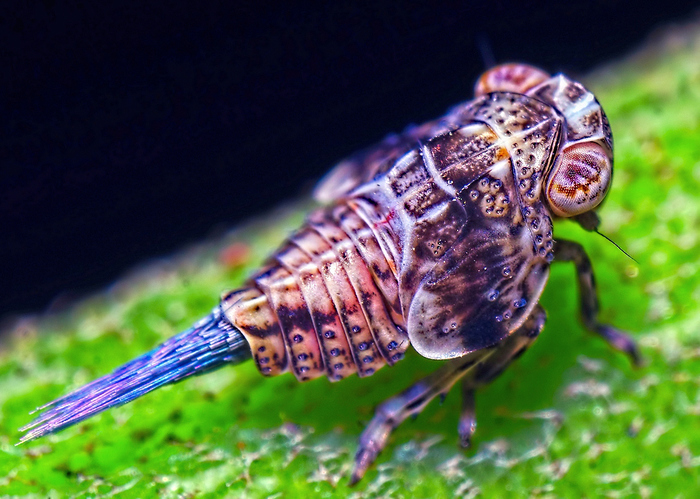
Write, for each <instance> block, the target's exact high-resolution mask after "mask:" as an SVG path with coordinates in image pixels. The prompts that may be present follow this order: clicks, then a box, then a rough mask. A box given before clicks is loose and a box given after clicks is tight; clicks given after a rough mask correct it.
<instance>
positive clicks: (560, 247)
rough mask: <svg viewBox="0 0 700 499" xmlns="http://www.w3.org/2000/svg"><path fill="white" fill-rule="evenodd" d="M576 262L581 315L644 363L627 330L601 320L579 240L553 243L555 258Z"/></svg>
mask: <svg viewBox="0 0 700 499" xmlns="http://www.w3.org/2000/svg"><path fill="white" fill-rule="evenodd" d="M557 260H559V261H563V262H573V263H574V265H575V266H576V275H577V277H578V288H579V294H580V300H581V302H580V308H581V318H582V320H583V324H584V325H585V326H586V328H588V329H589V330H590V331H592V332H594V333H596V334H598V335H599V336H601V337H602V338H603V339H604V340H605V341H607V342H608V344H609V345H610V346H612V347H613V348H614V349H616V350H619V351H621V352H624V353H626V354H627V355H628V356H629V358H630V360H631V361H632V363H633V364H634V365H635V366H639V365H640V364H641V363H642V357H641V355H640V354H639V349H638V348H637V344H636V343H635V342H634V340H633V339H632V338H631V337H630V336H629V335H628V334H627V333H625V332H624V331H620V330H619V329H616V328H614V327H612V326H610V325H608V324H601V323H600V322H598V293H597V292H596V286H595V277H594V275H593V268H592V266H591V260H590V258H588V255H587V254H586V251H585V250H584V249H583V246H581V245H580V244H579V243H576V242H573V241H567V240H565V239H560V240H557V242H556V244H555V245H554V261H555V262H556V261H557Z"/></svg>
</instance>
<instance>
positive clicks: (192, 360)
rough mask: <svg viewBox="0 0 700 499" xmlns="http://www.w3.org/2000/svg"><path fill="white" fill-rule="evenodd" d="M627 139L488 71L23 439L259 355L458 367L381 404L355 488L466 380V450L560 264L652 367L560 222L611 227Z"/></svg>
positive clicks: (586, 315)
mask: <svg viewBox="0 0 700 499" xmlns="http://www.w3.org/2000/svg"><path fill="white" fill-rule="evenodd" d="M612 161H613V141H612V134H611V131H610V127H609V125H608V121H607V118H606V116H605V114H604V112H603V109H602V108H601V106H600V104H599V103H598V101H597V100H596V98H595V97H594V95H593V94H592V93H591V92H589V91H588V90H587V89H586V88H584V87H583V86H582V85H581V84H580V83H577V82H575V81H572V80H570V79H568V78H567V77H566V76H563V75H556V76H550V75H548V74H546V73H545V72H543V71H541V70H539V69H536V68H533V67H530V66H526V65H521V64H506V65H502V66H498V67H496V68H494V69H491V70H490V71H488V72H486V73H485V74H484V75H483V76H482V77H481V78H480V79H479V81H478V82H477V84H476V90H475V97H474V99H473V100H471V101H468V102H465V103H463V104H460V105H458V106H456V107H454V108H453V109H451V110H450V111H449V112H448V113H447V114H446V115H445V116H444V117H442V118H440V119H438V120H435V121H431V122H428V123H425V124H423V125H420V126H412V127H409V128H408V129H406V130H405V131H404V132H403V133H401V134H399V135H393V136H390V137H388V138H387V139H385V140H384V141H383V142H381V143H380V144H378V145H376V146H375V147H372V148H370V149H367V150H366V151H363V152H360V153H358V154H357V155H355V156H353V157H351V158H349V159H347V160H345V161H342V162H341V163H340V164H338V165H337V166H336V167H335V169H333V170H332V171H331V172H330V174H329V175H328V176H327V177H326V179H325V180H324V181H322V182H321V184H320V185H319V187H318V188H317V191H316V197H317V199H318V200H319V201H320V202H321V203H323V204H324V207H322V208H320V209H318V210H317V211H315V212H313V213H312V214H311V215H310V216H309V217H308V220H307V221H306V223H305V224H304V225H303V226H302V227H301V228H300V229H299V230H298V231H297V232H296V233H295V234H293V235H292V236H291V237H290V238H289V239H288V240H287V241H286V242H285V243H284V244H283V245H282V247H281V248H280V249H279V250H278V251H277V252H276V253H274V254H273V255H272V256H271V258H270V259H269V260H268V262H267V264H266V265H264V266H263V268H262V269H260V270H259V271H258V272H257V273H255V274H254V275H253V276H252V277H251V278H250V279H249V280H248V282H247V283H246V284H245V286H244V287H242V288H240V289H236V290H234V291H232V292H230V293H228V294H226V295H225V296H224V297H223V298H222V300H221V302H220V304H219V305H217V306H216V307H215V308H214V310H213V312H212V313H211V314H210V315H209V316H207V317H206V318H204V319H203V320H201V321H200V322H198V323H197V324H195V325H194V327H192V328H191V329H189V330H187V331H185V332H183V333H181V334H179V335H177V336H175V337H173V338H171V339H170V340H168V341H166V342H165V343H163V344H162V345H160V346H159V347H157V348H155V349H154V350H152V351H151V352H149V353H147V354H145V355H143V356H142V357H139V358H137V359H136V360H134V361H132V362H130V363H128V364H126V365H124V366H122V367H120V368H119V369H117V370H116V371H114V372H113V373H112V374H109V375H107V376H105V377H103V378H100V379H98V380H96V381H94V382H92V383H90V384H88V385H87V386H85V387H83V388H80V389H78V390H77V391H75V392H73V393H70V394H68V395H66V396H64V397H62V398H60V399H58V400H55V401H54V402H51V403H49V404H47V405H45V406H43V407H41V408H39V409H40V410H44V412H43V413H42V414H41V415H39V416H38V417H37V419H36V420H35V421H33V422H32V423H31V424H29V425H28V426H26V427H25V428H23V429H22V430H23V431H26V432H27V433H25V434H24V435H23V436H22V438H21V441H27V440H32V439H35V438H38V437H41V436H43V435H46V434H48V433H52V432H55V431H58V430H61V429H63V428H65V427H67V426H70V425H72V424H74V423H76V422H78V421H81V420H83V419H85V418H88V417H90V416H92V415H94V414H96V413H98V412H100V411H103V410H105V409H108V408H110V407H113V406H117V405H120V404H125V403H127V402H130V401H131V400H133V399H135V398H137V397H140V396H141V395H144V394H145V393H147V392H150V391H152V390H154V389H156V388H158V387H160V386H163V385H166V384H169V383H174V382H177V381H180V380H182V379H184V378H187V377H189V376H192V375H195V374H202V373H205V372H208V371H211V370H212V369H216V368H218V367H221V366H224V365H227V364H237V363H240V362H243V361H245V360H247V359H250V358H252V359H253V360H254V362H255V364H256V365H257V367H258V369H259V370H260V372H261V373H262V374H263V375H265V376H274V375H278V374H282V373H284V372H287V371H291V372H292V373H293V374H294V376H296V378H297V379H298V380H299V381H307V380H310V379H313V378H316V377H319V376H324V375H325V376H327V377H328V378H329V379H330V380H331V381H337V380H341V379H343V378H345V377H347V376H350V375H352V374H354V373H357V375H358V376H360V377H366V376H370V375H372V374H373V373H374V372H376V371H377V369H379V368H381V367H383V366H384V365H387V364H388V365H392V364H394V363H395V362H398V361H399V360H401V359H402V358H403V355H404V352H405V351H406V349H407V348H408V347H409V345H413V348H415V349H416V350H417V351H418V353H419V354H421V355H423V356H424V357H427V358H430V359H437V360H442V361H445V362H444V365H443V366H442V367H441V368H439V369H438V370H437V371H436V372H434V373H433V374H431V375H430V376H428V377H427V378H425V379H423V380H421V381H418V382H417V383H415V384H414V385H412V386H411V387H409V388H408V389H407V390H405V391H404V392H403V393H401V394H399V395H397V396H395V397H393V398H391V399H390V400H388V401H387V402H385V403H383V404H381V405H380V406H379V407H378V408H377V410H376V414H375V416H374V418H373V419H372V420H371V422H370V423H369V425H368V426H367V428H366V429H365V430H364V432H363V433H362V436H361V437H360V445H359V450H358V452H357V455H356V458H355V467H354V471H353V474H352V477H351V482H352V483H354V482H356V481H357V480H359V479H360V478H361V477H362V476H363V475H364V473H365V471H366V470H367V468H368V467H369V466H370V465H371V463H372V462H373V461H374V460H375V459H376V457H377V455H378V454H379V452H380V451H381V450H382V449H383V448H384V446H385V445H386V443H387V439H388V437H389V435H390V433H391V431H392V430H393V429H394V428H396V426H397V425H399V424H400V423H401V422H402V421H403V420H404V419H406V418H407V417H408V416H410V415H414V414H417V413H419V412H420V411H421V410H422V409H423V408H424V407H425V406H426V404H428V402H430V400H432V399H433V398H434V397H436V396H438V395H441V394H446V393H447V392H448V391H449V390H450V388H451V387H452V385H454V383H456V382H457V381H458V380H460V379H461V380H462V394H463V396H464V402H463V409H462V414H461V417H460V422H459V435H460V438H461V442H462V443H463V444H464V445H468V444H469V442H470V439H471V436H472V433H473V432H474V429H475V425H476V419H475V413H474V392H475V390H476V389H477V388H479V387H480V386H482V385H484V384H486V383H488V382H490V381H491V380H493V379H494V378H495V377H496V376H498V374H499V373H501V372H502V371H503V370H504V368H506V367H507V365H508V364H509V363H510V362H512V361H513V360H515V359H516V358H518V356H519V355H520V354H522V353H523V351H524V350H525V349H526V348H527V347H528V346H529V345H530V344H531V343H532V342H533V341H534V340H535V339H536V338H537V336H538V335H539V333H540V331H541V330H542V328H543V326H544V323H545V312H544V310H543V309H542V307H541V306H540V305H539V304H538V300H539V298H540V295H541V294H542V290H543V288H544V286H545V283H546V282H547V277H548V274H549V266H550V264H551V263H552V262H553V261H564V262H574V264H575V267H576V272H577V275H578V285H579V290H580V296H581V304H580V306H581V315H582V317H583V322H584V323H585V325H586V326H587V328H588V329H590V330H591V331H593V332H594V333H597V334H598V335H600V336H602V337H603V338H604V339H605V340H606V341H608V343H610V345H612V346H613V347H614V348H616V349H618V350H621V351H623V352H626V353H627V354H628V355H629V356H630V357H631V359H632V361H633V362H635V363H637V362H638V361H639V355H638V351H637V348H636V346H635V344H634V342H633V341H632V340H631V339H630V338H629V337H628V336H627V335H626V334H625V333H623V332H622V331H620V330H617V329H615V328H613V327H611V326H608V325H605V324H601V323H599V322H598V319H597V314H598V300H597V296H596V289H595V283H594V279H593V273H592V270H591V264H590V260H589V258H588V256H587V255H586V253H585V252H584V250H583V248H582V246H581V245H579V244H578V243H576V242H572V241H566V240H562V239H554V236H553V234H552V219H553V218H556V217H569V218H573V219H574V220H576V221H577V222H578V223H579V224H580V225H582V226H583V227H584V228H585V229H586V230H589V231H591V230H597V227H598V224H599V219H598V217H597V215H596V214H595V211H594V210H595V208H596V207H597V206H598V205H599V204H600V202H601V201H602V200H603V198H604V197H605V195H606V193H607V192H608V189H609V187H610V182H611V178H612Z"/></svg>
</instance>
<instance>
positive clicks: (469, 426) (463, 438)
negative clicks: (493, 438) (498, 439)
mask: <svg viewBox="0 0 700 499" xmlns="http://www.w3.org/2000/svg"><path fill="white" fill-rule="evenodd" d="M457 431H458V432H459V442H460V445H461V446H462V447H463V448H465V449H467V448H469V446H471V444H472V435H473V434H474V432H475V431H476V411H475V409H474V388H472V386H471V385H470V384H469V383H465V382H464V381H462V414H460V416H459V424H458V426H457Z"/></svg>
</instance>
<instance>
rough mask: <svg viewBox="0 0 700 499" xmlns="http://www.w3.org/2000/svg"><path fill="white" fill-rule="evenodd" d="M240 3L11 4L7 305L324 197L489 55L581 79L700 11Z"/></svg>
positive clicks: (4, 79) (31, 301) (3, 176)
mask: <svg viewBox="0 0 700 499" xmlns="http://www.w3.org/2000/svg"><path fill="white" fill-rule="evenodd" d="M239 3H240V2H199V3H198V4H194V3H192V4H189V5H188V4H186V3H185V4H184V5H186V6H184V7H183V6H177V7H164V6H158V7H154V6H144V5H140V4H139V5H132V6H124V5H122V2H113V1H100V2H87V1H85V2H76V1H72V2H54V1H49V0H46V1H44V2H27V1H22V2H15V3H14V5H13V4H12V3H6V4H4V8H3V10H2V11H1V12H0V68H2V69H1V71H0V117H1V118H0V126H1V127H2V128H1V129H0V318H2V317H7V316H8V315H10V314H17V313H24V312H30V311H42V310H45V309H47V307H49V306H51V304H52V303H56V302H60V303H66V302H69V301H70V300H69V299H66V298H67V297H68V298H73V297H77V296H80V295H82V294H85V293H87V292H89V291H91V290H94V289H99V288H101V287H104V286H105V285H107V284H109V283H110V282H112V281H113V280H114V279H116V278H118V277H119V276H120V275H121V274H122V273H124V272H125V271H126V270H127V269H129V268H130V267H132V266H134V265H136V264H138V263H141V262H142V261H143V260H145V259H148V258H152V257H156V256H161V255H164V254H168V253H170V252H173V251H175V250H177V249H178V248H181V247H182V246H184V245H186V244H188V243H192V242H196V241H198V240H201V239H202V238H204V237H206V236H207V235H210V234H211V233H212V231H215V230H217V229H219V230H221V228H222V227H229V226H233V225H235V224H236V223H237V222H239V221H240V220H242V219H245V218H246V217H249V216H251V215H253V214H257V213H261V212H264V211H265V210H267V209H269V208H270V207H272V206H274V205H277V204H279V203H280V202H282V201H283V200H288V199H292V198H294V197H296V196H298V195H300V193H302V192H303V191H304V189H306V191H307V192H308V190H309V188H310V186H311V185H312V183H313V181H314V180H315V179H318V178H319V177H320V176H321V175H322V174H323V173H324V172H325V171H326V170H327V169H328V168H329V167H330V166H331V165H332V164H333V163H334V162H336V161H337V160H338V159H340V158H342V157H343V156H345V155H347V154H350V153H352V152H353V151H354V150H356V149H357V148H360V147H364V146H367V145H369V144H371V143H372V142H374V141H376V140H378V139H380V138H382V137H383V136H384V135H386V134H387V133H389V132H391V131H398V130H401V129H402V128H403V127H404V126H405V125H407V124H408V123H411V122H420V121H423V120H426V119H429V118H433V117H435V116H437V115H440V114H441V113H443V112H444V111H445V110H446V109H447V108H448V107H449V106H451V105H452V104H455V103H457V102H459V101H462V100H466V99H468V98H471V89H472V85H473V82H474V80H475V79H476V78H477V76H478V75H479V73H480V72H481V71H482V70H483V69H484V67H485V64H487V63H490V62H492V61H488V59H491V58H494V59H495V61H496V62H503V61H511V60H512V61H528V62H530V63H533V64H536V65H539V66H542V67H543V68H545V69H547V70H549V71H551V72H557V71H565V72H567V73H568V74H571V75H577V74H581V73H584V72H585V71H587V70H589V69H591V68H593V67H594V66H596V65H597V64H599V63H601V62H605V61H608V60H610V59H614V58H616V57H620V56H622V55H625V54H626V53H628V52H629V51H630V50H632V49H633V48H635V47H636V46H638V45H639V44H640V43H641V42H642V41H644V40H645V39H646V37H647V36H648V34H649V33H650V32H651V31H652V30H653V29H655V28H657V27H659V26H660V25H662V24H666V23H668V22H673V21H684V20H687V19H689V18H691V17H693V16H692V14H694V13H695V7H694V5H695V2H676V1H673V2H671V1H666V2H661V3H659V2H643V3H640V2H627V1H625V2H621V1H600V2H588V3H583V2H579V3H576V4H575V5H568V4H569V2H564V1H561V0H559V1H555V2H527V1H523V0H521V1H519V2H511V1H493V0H491V1H487V2H468V1H463V2H459V3H454V4H440V5H441V6H434V5H428V2H426V3H424V4H415V5H412V4H409V3H400V2H375V3H372V4H369V5H364V6H360V5H359V4H358V5H357V6H345V5H341V2H328V4H329V5H327V6H325V7H323V8H310V7H296V8H295V7H290V6H285V7H280V6H279V5H276V6H273V5H272V4H265V3H263V2H258V3H257V4H256V6H255V7H251V8H245V7H242V6H240V5H235V6H234V4H239ZM180 5H183V4H182V3H181V2H180ZM535 5H537V7H535ZM489 53H490V54H493V55H489ZM485 59H486V61H485Z"/></svg>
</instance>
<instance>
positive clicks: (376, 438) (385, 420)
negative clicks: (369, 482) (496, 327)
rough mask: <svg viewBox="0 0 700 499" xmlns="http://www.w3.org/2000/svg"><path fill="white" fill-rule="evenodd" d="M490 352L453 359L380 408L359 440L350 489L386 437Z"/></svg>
mask: <svg viewBox="0 0 700 499" xmlns="http://www.w3.org/2000/svg"><path fill="white" fill-rule="evenodd" d="M489 353H490V351H489V350H480V351H478V352H474V353H473V354H469V355H466V356H464V357H461V358H458V359H453V360H451V361H449V362H448V363H447V364H445V365H443V366H442V367H441V368H440V369H438V370H437V371H435V372H434V373H432V374H431V375H429V376H427V377H426V378H423V379H422V380H420V381H418V382H417V383H415V384H414V385H412V386H410V387H409V388H407V389H406V390H404V391H403V392H401V393H400V394H399V395H397V396H395V397H392V398H390V399H389V400H387V401H385V402H383V403H382V404H380V405H379V406H378V407H377V409H376V411H375V415H374V417H373V418H372V421H370V423H369V424H368V425H367V428H365V430H364V431H363V432H362V435H361V436H360V445H359V449H358V450H357V454H356V455H355V468H354V469H353V472H352V476H351V478H350V485H354V484H355V483H357V482H358V481H359V480H360V479H361V478H362V477H363V476H364V474H365V472H366V471H367V468H369V466H370V465H371V464H372V463H373V462H374V460H375V459H376V458H377V456H378V455H379V453H380V452H381V451H382V449H384V447H385V446H386V443H387V440H388V438H389V435H390V434H391V432H392V431H394V429H396V427H398V426H399V425H400V424H401V423H402V422H403V421H404V420H405V419H406V418H408V417H409V416H412V415H417V414H419V413H420V412H421V411H422V410H423V409H424V408H425V406H426V405H428V403H429V402H430V401H431V400H432V399H434V398H435V397H436V396H438V395H441V394H446V393H447V392H448V391H449V390H450V388H452V385H454V384H455V382H457V381H458V380H459V379H460V378H461V377H462V376H464V374H465V373H466V372H467V371H468V370H469V368H471V367H472V366H474V365H475V364H476V363H477V362H478V361H479V360H480V359H481V358H482V357H483V356H484V355H488V354H489Z"/></svg>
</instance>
